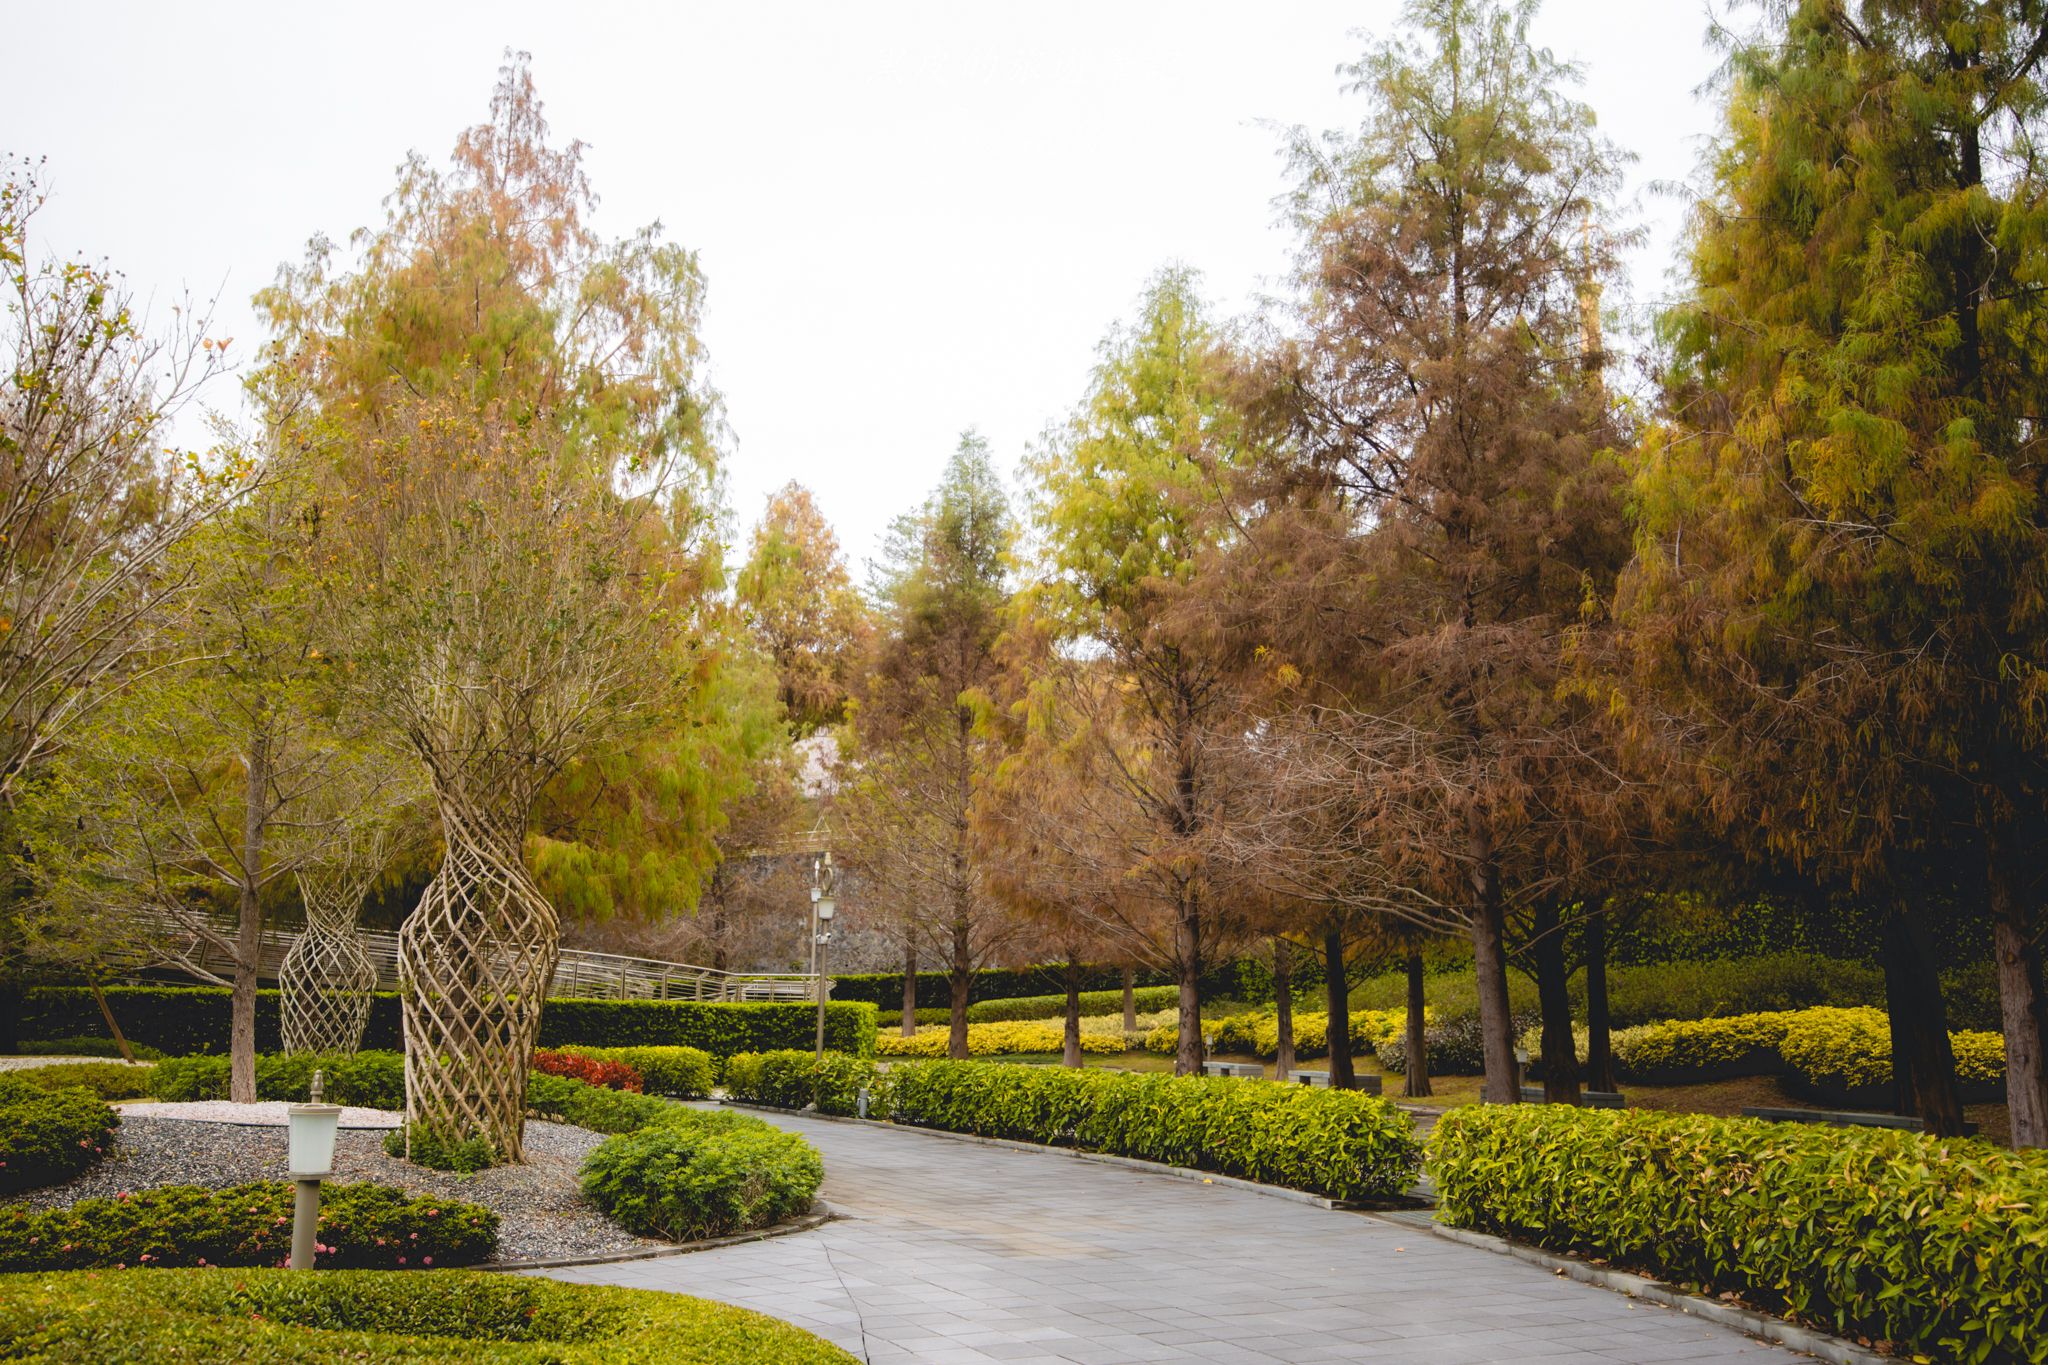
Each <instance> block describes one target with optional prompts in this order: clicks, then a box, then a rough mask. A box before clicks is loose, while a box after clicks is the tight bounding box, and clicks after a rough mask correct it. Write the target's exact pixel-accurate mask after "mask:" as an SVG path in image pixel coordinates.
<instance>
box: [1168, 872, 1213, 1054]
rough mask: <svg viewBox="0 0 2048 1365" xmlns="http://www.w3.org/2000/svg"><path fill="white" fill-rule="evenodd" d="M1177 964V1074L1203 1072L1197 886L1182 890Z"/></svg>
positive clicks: (1175, 930)
mask: <svg viewBox="0 0 2048 1365" xmlns="http://www.w3.org/2000/svg"><path fill="white" fill-rule="evenodd" d="M1173 957H1174V967H1175V968H1176V969H1177V971H1178V972H1179V975H1180V1013H1179V1019H1180V1041H1179V1043H1178V1045H1177V1046H1176V1047H1175V1049H1174V1055H1173V1074H1174V1075H1176V1076H1199V1075H1201V1074H1202V1061H1203V1058H1204V1057H1205V1056H1206V1055H1207V1051H1208V1049H1207V1048H1206V1047H1205V1046H1204V1045H1203V1042H1202V995H1201V989H1200V987H1201V980H1202V918H1201V903H1200V901H1199V900H1197V899H1196V896H1195V892H1194V888H1192V887H1189V888H1186V889H1184V890H1183V891H1182V892H1181V898H1180V904H1179V905H1178V906H1176V907H1175V913H1174V917H1173Z"/></svg>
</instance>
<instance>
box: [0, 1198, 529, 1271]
mask: <svg viewBox="0 0 2048 1365" xmlns="http://www.w3.org/2000/svg"><path fill="white" fill-rule="evenodd" d="M291 1223H292V1187H291V1184H290V1182H288V1181H283V1180H271V1181H263V1182H260V1183H256V1184H250V1185H231V1186H228V1187H226V1188H224V1189H216V1188H213V1187H210V1186H204V1185H159V1186H157V1187H156V1188H154V1189H147V1190H138V1191H137V1192H135V1193H134V1194H124V1195H121V1196H119V1197H117V1198H114V1199H81V1200H79V1201H78V1202H77V1203H75V1204H72V1205H70V1206H68V1207H66V1208H60V1209H43V1210H38V1209H31V1208H28V1207H26V1206H25V1205H21V1204H11V1205H8V1206H6V1207H0V1270H91V1269H97V1268H104V1267H110V1266H113V1267H118V1266H128V1265H137V1266H180V1265H186V1266H205V1265H215V1266H259V1265H277V1264H279V1263H281V1262H282V1260H283V1259H284V1258H285V1256H287V1255H288V1254H289V1253H290V1251H291V1241H292V1227H291ZM318 1236H319V1245H320V1251H319V1263H320V1265H321V1266H323V1267H335V1268H343V1267H354V1268H359V1269H378V1270H412V1269H425V1268H427V1267H429V1266H436V1265H440V1266H459V1265H475V1264H477V1263H478V1262H480V1261H485V1260H488V1259H490V1256H491V1253H492V1252H493V1251H495V1250H497V1246H498V1215H497V1214H495V1213H493V1212H492V1211H491V1210H489V1209H487V1208H483V1207H482V1206H480V1205H477V1204H465V1203H461V1202H459V1201H457V1200H452V1199H437V1198H420V1199H415V1198H413V1197H412V1196H410V1195H408V1194H407V1193H405V1191H403V1190H395V1189H392V1188H390V1187H389V1186H386V1185H373V1184H369V1183H367V1182H356V1183H340V1184H329V1185H326V1186H324V1187H323V1188H322V1189H321V1192H320V1223H319V1234H318Z"/></svg>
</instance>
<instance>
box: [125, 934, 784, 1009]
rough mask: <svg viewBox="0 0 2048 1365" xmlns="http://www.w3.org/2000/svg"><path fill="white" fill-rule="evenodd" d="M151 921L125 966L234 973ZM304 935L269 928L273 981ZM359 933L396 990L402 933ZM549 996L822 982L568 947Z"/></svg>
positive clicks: (202, 941) (715, 991) (636, 995)
mask: <svg viewBox="0 0 2048 1365" xmlns="http://www.w3.org/2000/svg"><path fill="white" fill-rule="evenodd" d="M147 924H148V928H149V932H150V936H151V938H152V939H153V940H154V942H153V943H152V944H151V946H150V948H148V949H143V948H138V949H137V950H136V951H135V952H134V953H133V955H132V956H131V957H130V958H129V959H128V962H127V963H126V964H125V965H127V966H128V967H129V968H130V969H131V970H138V971H139V970H142V969H144V968H147V967H155V966H183V967H187V968H196V969H198V970H199V971H202V972H211V973H213V974H214V975H216V976H221V977H226V976H229V975H231V974H232V973H233V971H234V961H233V959H232V958H231V957H230V956H229V955H228V954H227V953H226V952H224V951H223V950H222V949H221V948H220V947H219V946H218V945H216V944H214V943H212V942H210V941H209V940H208V939H207V938H206V937H205V936H204V935H202V934H198V933H195V932H194V931H193V930H192V928H191V927H190V926H189V925H187V924H185V923H183V922H182V921H180V920H179V918H178V917H177V916H175V915H169V914H162V915H156V916H152V917H150V919H149V920H148V921H147ZM212 927H213V928H214V929H215V930H216V931H217V932H219V933H222V934H224V935H225V936H227V937H229V938H232V937H234V930H233V928H232V926H229V925H227V924H223V923H219V922H214V924H213V926H212ZM298 937H299V936H298V934H297V933H295V932H291V931H287V930H280V929H266V930H264V931H263V943H262V948H261V951H260V953H259V956H258V961H259V965H258V967H257V971H256V974H257V975H258V976H259V977H262V978H264V979H266V980H271V981H275V980H276V979H277V970H278V967H279V966H280V965H281V964H282V963H283V962H284V958H285V954H286V953H288V952H290V951H291V946H292V944H293V943H294V942H295V941H296V940H297V939H298ZM359 937H360V939H361V941H362V944H363V947H364V949H365V950H366V951H367V952H368V953H369V955H370V961H371V962H372V963H374V964H375V965H376V968H377V989H379V990H395V989H396V988H397V986H398V935H396V934H391V933H382V932H377V931H373V930H366V931H364V932H363V933H361V934H360V935H359ZM548 994H549V995H552V996H576V997H579V998H584V999H598V1000H712V1001H728V1002H730V1001H760V1000H811V999H815V998H816V995H817V984H816V978H814V977H812V976H811V975H809V974H808V973H804V972H724V971H720V970H718V969H717V968H715V967H697V966H692V965H691V964H689V963H687V962H663V961H661V960H660V959H658V958H649V957H627V956H624V955H622V954H619V953H592V952H586V951H584V950H583V949H580V948H564V949H563V950H562V956H561V960H560V961H558V962H557V963H556V964H555V976H554V981H553V982H552V983H551V984H550V986H549V987H548Z"/></svg>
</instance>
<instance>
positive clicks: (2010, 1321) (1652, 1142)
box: [1429, 1105, 2048, 1362]
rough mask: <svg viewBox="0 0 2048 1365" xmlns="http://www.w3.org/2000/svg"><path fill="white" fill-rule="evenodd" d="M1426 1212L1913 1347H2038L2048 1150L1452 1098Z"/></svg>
mask: <svg viewBox="0 0 2048 1365" xmlns="http://www.w3.org/2000/svg"><path fill="white" fill-rule="evenodd" d="M1429 1174H1430V1177H1431V1179H1432V1180H1433V1181H1434V1183H1435V1185H1436V1190H1437V1216H1438V1217H1439V1218H1440V1219H1442V1220H1443V1221H1444V1222H1447V1223H1450V1224H1452V1225H1453V1226H1456V1227H1466V1228H1477V1229H1480V1230H1482V1231H1486V1232H1495V1233H1502V1234H1505V1235H1508V1236H1511V1237H1518V1238H1521V1239H1524V1240H1527V1241H1532V1242H1535V1243H1538V1244H1539V1245H1542V1246H1547V1247H1551V1248H1554V1249H1556V1250H1560V1251H1571V1252H1578V1253H1581V1254H1585V1255H1592V1256H1598V1257H1601V1258H1603V1259H1608V1260H1612V1261H1616V1262H1619V1263H1621V1264H1624V1265H1629V1266H1632V1267H1636V1268H1639V1269H1642V1270H1645V1271H1648V1272H1649V1273H1651V1274H1654V1275H1657V1276H1659V1277H1660V1278H1665V1279H1671V1280H1676V1281H1679V1282H1681V1283H1686V1284H1694V1285H1699V1286H1703V1287H1704V1288H1706V1289H1707V1290H1709V1291H1710V1292H1721V1291H1729V1292H1734V1293H1737V1294H1740V1295H1742V1296H1743V1297H1744V1298H1747V1299H1751V1300H1753V1301H1755V1302H1757V1303H1759V1304H1760V1305H1762V1306H1763V1307H1766V1308H1769V1309H1773V1310H1776V1311H1779V1312H1783V1313H1785V1314H1787V1315H1789V1316H1793V1317H1797V1318H1799V1319H1801V1320H1803V1321H1807V1322H1813V1323H1817V1324H1819V1325H1820V1326H1822V1327H1824V1328H1826V1329H1828V1330H1831V1331H1835V1332H1840V1333H1844V1334H1847V1335H1855V1336H1863V1337H1872V1338H1884V1339H1888V1340H1890V1341H1892V1342H1895V1343H1897V1344H1898V1345H1900V1346H1901V1347H1904V1348H1905V1351H1904V1352H1902V1353H1904V1354H1909V1355H1917V1358H1919V1359H1929V1358H1933V1359H1939V1360H1945V1361H1970V1362H2016V1361H2029V1362H2048V1154H2043V1153H2039V1152H2008V1151H2005V1150H2003V1149H2000V1148H1997V1147H1993V1146H1990V1145H1989V1144H1987V1143H1981V1142H1971V1141H1968V1140H1963V1139H1952V1138H1951V1139H1943V1138H1931V1137H1926V1136H1924V1135H1921V1134H1918V1133H1907V1132H1901V1131H1898V1130H1892V1129H1864V1128H1857V1129H1840V1128H1821V1127H1813V1126H1808V1125H1804V1124H1775V1123H1760V1122H1757V1121H1755V1120H1753V1119H1724V1118H1714V1117H1710V1116H1707V1115H1702V1114H1665V1113H1659V1112H1657V1111H1654V1110H1641V1109H1631V1110H1625V1111H1618V1112H1617V1111H1604V1110H1587V1109H1575V1108H1571V1107H1568V1106H1564V1105H1471V1106H1466V1107H1464V1108H1459V1109H1453V1110H1451V1111H1450V1112H1449V1113H1447V1114H1445V1115H1444V1117H1443V1118H1442V1119H1440V1120H1439V1121H1438V1123H1437V1125H1436V1130H1435V1132H1434V1133H1433V1134H1432V1135H1431V1137H1430V1142H1429Z"/></svg>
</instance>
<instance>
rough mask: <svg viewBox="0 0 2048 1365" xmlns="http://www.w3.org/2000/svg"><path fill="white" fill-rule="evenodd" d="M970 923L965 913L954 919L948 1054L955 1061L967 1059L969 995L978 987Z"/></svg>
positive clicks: (950, 973) (949, 977) (948, 983)
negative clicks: (975, 985) (969, 932)
mask: <svg viewBox="0 0 2048 1365" xmlns="http://www.w3.org/2000/svg"><path fill="white" fill-rule="evenodd" d="M969 947H970V945H969V941H968V923H967V919H966V917H965V916H962V917H960V918H958V919H956V920H954V921H953V963H952V970H951V971H950V972H948V973H947V976H946V984H947V986H948V987H949V988H950V990H951V999H950V1000H949V1001H948V1002H947V1003H948V1004H949V1005H950V1006H951V1007H952V1011H953V1013H952V1017H951V1019H950V1020H949V1022H950V1024H951V1025H952V1028H951V1031H950V1032H949V1033H948V1034H947V1035H946V1055H947V1056H948V1057H951V1058H953V1059H954V1060H955V1061H963V1062H964V1061H966V1060H967V1056H968V1052H967V995H968V992H969V991H971V990H973V989H974V958H973V957H972V955H971V954H970V953H969Z"/></svg>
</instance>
